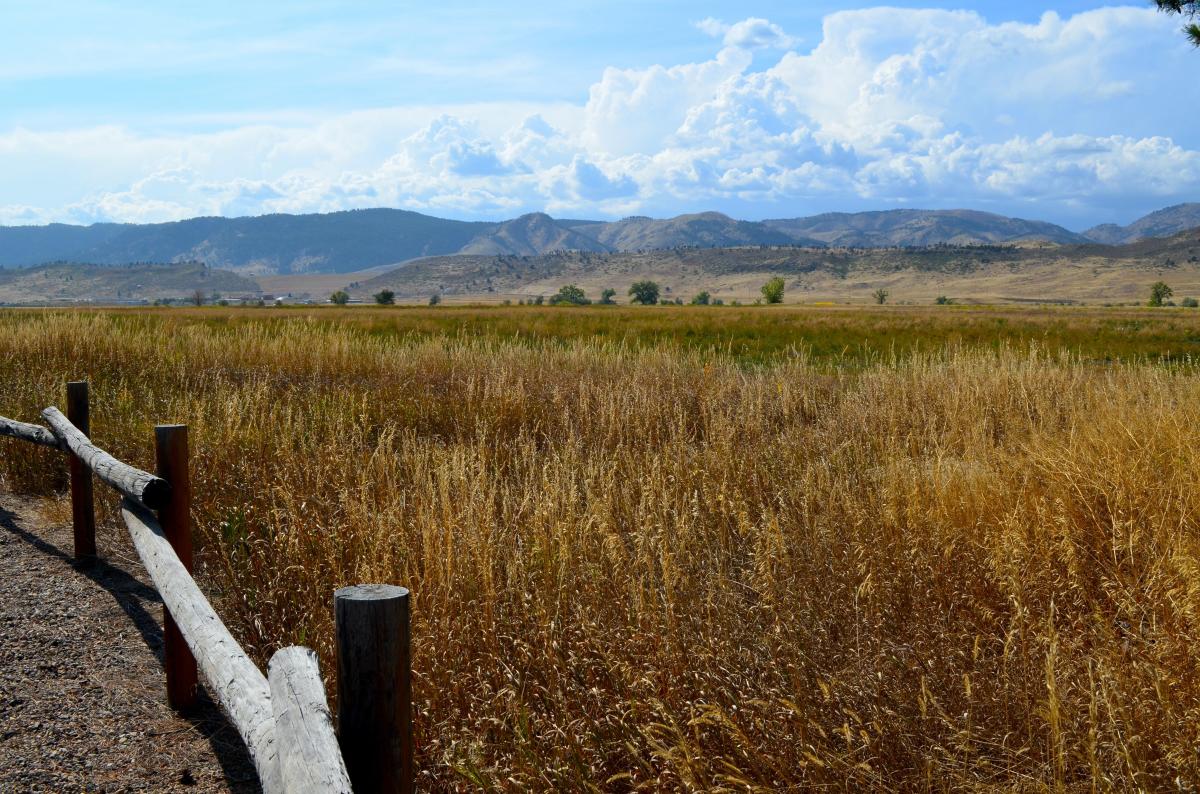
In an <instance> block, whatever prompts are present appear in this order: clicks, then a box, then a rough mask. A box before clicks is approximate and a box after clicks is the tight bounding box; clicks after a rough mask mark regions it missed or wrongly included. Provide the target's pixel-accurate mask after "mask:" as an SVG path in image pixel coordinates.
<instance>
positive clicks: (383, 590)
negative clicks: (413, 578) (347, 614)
mask: <svg viewBox="0 0 1200 794" xmlns="http://www.w3.org/2000/svg"><path fill="white" fill-rule="evenodd" d="M333 595H334V598H336V599H338V600H343V601H344V600H349V601H386V600H389V599H393V598H408V588H407V587H399V586H397V585H393V584H356V585H351V586H349V587H342V588H339V589H338V590H336V591H335V592H334V594H333Z"/></svg>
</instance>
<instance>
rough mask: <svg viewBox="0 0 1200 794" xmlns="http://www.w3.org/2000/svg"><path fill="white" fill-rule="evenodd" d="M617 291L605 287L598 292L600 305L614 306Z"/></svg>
mask: <svg viewBox="0 0 1200 794" xmlns="http://www.w3.org/2000/svg"><path fill="white" fill-rule="evenodd" d="M616 297H617V291H616V290H615V289H613V288H612V287H605V288H604V289H602V290H601V291H600V304H601V305H603V306H615V305H616V303H617V302H616V300H615V298H616Z"/></svg>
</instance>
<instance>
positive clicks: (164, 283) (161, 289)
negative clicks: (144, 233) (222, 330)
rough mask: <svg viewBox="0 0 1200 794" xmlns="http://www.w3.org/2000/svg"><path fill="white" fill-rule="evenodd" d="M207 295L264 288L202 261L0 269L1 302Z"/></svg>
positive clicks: (67, 264) (236, 292)
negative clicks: (198, 291)
mask: <svg viewBox="0 0 1200 794" xmlns="http://www.w3.org/2000/svg"><path fill="white" fill-rule="evenodd" d="M196 290H202V291H203V292H204V293H205V295H211V294H212V293H213V292H219V293H221V294H222V295H225V296H240V295H247V294H249V295H254V294H257V293H258V291H259V285H258V284H257V283H256V282H254V281H251V280H250V279H248V278H245V277H243V276H239V275H238V274H236V273H232V272H230V271H228V270H217V269H214V268H210V267H208V266H207V265H204V264H202V263H200V262H180V263H175V264H136V265H123V266H120V267H113V266H110V265H95V264H81V263H78V262H53V263H50V264H46V265H38V266H36V267H28V268H0V303H9V304H13V303H18V304H19V303H45V302H50V301H91V302H95V303H111V302H116V301H153V300H156V299H159V298H173V299H179V298H187V297H189V296H191V295H192V294H193V293H194V292H195V291H196Z"/></svg>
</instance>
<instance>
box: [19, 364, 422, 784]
mask: <svg viewBox="0 0 1200 794" xmlns="http://www.w3.org/2000/svg"><path fill="white" fill-rule="evenodd" d="M42 417H43V419H44V420H45V421H46V424H47V425H49V429H47V428H45V427H42V426H40V425H34V424H27V423H25V422H18V421H15V420H13V419H7V418H5V417H2V416H0V436H7V437H10V438H15V439H19V440H21V441H26V442H29V443H33V444H38V445H40V446H43V447H49V448H52V449H56V450H59V451H61V452H64V453H66V454H67V455H69V456H70V470H71V507H72V511H71V512H72V523H73V528H74V541H75V549H74V552H75V558H76V559H77V560H79V561H80V562H81V563H85V564H86V562H87V561H88V560H90V559H92V558H94V557H95V556H96V528H95V508H94V504H93V495H92V475H95V476H96V477H97V478H98V479H99V480H100V481H101V482H103V483H105V484H106V485H108V486H110V487H111V488H113V489H114V490H115V491H117V492H118V493H119V494H121V496H122V499H121V507H120V513H121V518H122V520H123V522H124V524H125V527H126V529H128V531H129V534H130V537H131V538H132V540H133V544H134V547H135V548H136V549H137V552H138V556H139V557H140V558H141V560H142V564H143V565H144V566H145V568H146V571H147V572H148V573H149V574H150V578H151V579H152V580H153V582H154V586H155V588H156V589H157V590H158V593H159V595H160V596H161V597H162V601H163V609H164V616H163V617H164V620H163V623H164V631H163V636H164V643H165V649H164V668H165V670H166V678H167V700H168V702H169V703H170V705H171V707H172V708H174V709H176V710H177V711H181V712H186V711H187V710H189V709H190V708H192V707H193V706H194V705H195V703H196V690H197V686H198V677H197V672H200V673H203V677H204V679H205V681H206V682H207V684H208V687H209V688H210V690H211V691H212V692H213V694H214V695H215V697H216V699H217V700H218V701H219V702H220V704H221V706H222V708H223V709H224V710H225V712H226V714H228V715H229V719H230V721H231V722H232V723H233V726H234V728H235V729H236V730H237V732H238V734H239V735H240V736H241V737H242V740H243V741H244V742H245V745H246V749H247V750H248V751H249V753H250V757H251V759H252V760H253V762H254V766H255V769H256V770H257V773H258V777H259V781H260V783H261V784H262V789H263V792H264V793H265V794H347V793H348V792H351V791H352V788H353V790H355V791H358V792H359V794H373V793H374V792H379V793H380V794H399V793H400V792H403V794H409V792H411V791H412V786H413V778H412V729H411V711H412V699H411V670H410V661H409V646H408V636H409V626H408V591H407V590H405V589H404V588H398V587H392V586H388V585H359V586H356V587H353V588H344V589H343V590H342V591H339V592H338V594H337V598H336V600H335V604H336V611H337V616H338V621H337V632H338V637H337V642H338V649H339V653H338V658H339V664H344V665H346V666H347V669H340V670H339V673H340V676H339V682H340V683H339V687H338V689H339V703H338V723H339V727H340V731H335V730H334V725H333V720H332V716H331V714H330V711H329V706H328V703H327V698H326V693H325V688H324V685H323V683H322V681H321V676H320V671H319V670H318V667H317V658H316V654H315V653H313V651H312V650H311V649H308V648H302V647H289V648H283V649H280V650H279V651H277V652H276V653H275V654H274V655H273V656H272V657H271V660H270V663H269V665H268V671H269V676H264V675H263V673H262V671H261V670H259V669H258V667H257V665H255V664H254V662H253V661H252V660H251V659H250V657H249V656H247V654H246V652H245V651H244V650H243V649H242V647H241V646H240V645H238V643H237V640H235V639H234V637H233V635H232V634H230V633H229V630H228V629H227V628H226V627H225V624H224V623H223V622H222V621H221V618H220V616H219V615H217V613H216V610H214V609H213V607H212V605H211V604H210V603H209V602H208V599H207V598H205V597H204V594H203V593H202V592H201V591H200V588H199V587H198V586H197V585H196V582H195V580H194V579H193V578H192V574H191V566H192V541H191V523H190V522H191V516H190V513H191V487H190V481H189V478H188V443H187V426H186V425H158V426H157V427H155V453H156V459H157V474H150V473H149V472H145V471H142V470H140V469H137V468H135V467H133V466H130V465H128V464H126V463H123V462H122V461H120V460H117V459H116V458H114V457H113V456H112V455H110V454H109V453H107V452H105V451H104V450H103V449H101V448H99V447H98V446H96V445H95V444H94V443H93V442H92V440H91V438H90V424H89V403H88V384H87V382H86V381H76V382H72V383H69V384H67V414H66V415H63V413H62V412H61V411H59V410H58V409H57V408H54V407H50V408H46V409H45V410H44V411H42ZM155 511H156V512H157V515H156V513H155ZM348 597H349V600H348ZM350 607H353V608H350ZM358 616H366V618H365V619H364V618H362V617H358ZM347 649H349V650H347ZM343 657H345V659H346V660H347V661H345V662H343V661H342V660H343ZM359 659H374V660H375V663H373V664H372V665H365V664H364V663H363V662H361V661H357V660H359ZM381 665H382V667H381ZM367 668H370V669H367ZM381 704H387V707H386V708H381ZM368 739H369V740H368ZM346 758H350V759H352V760H353V764H352V765H351V767H352V768H350V769H348V768H347V763H346V760H345V759H346Z"/></svg>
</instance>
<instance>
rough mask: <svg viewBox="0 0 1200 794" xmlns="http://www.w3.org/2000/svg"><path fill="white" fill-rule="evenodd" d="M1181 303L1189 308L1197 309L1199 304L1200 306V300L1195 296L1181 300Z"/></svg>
mask: <svg viewBox="0 0 1200 794" xmlns="http://www.w3.org/2000/svg"><path fill="white" fill-rule="evenodd" d="M1179 305H1180V306H1183V307H1185V308H1188V309H1195V308H1196V307H1197V306H1200V301H1198V300H1196V299H1195V298H1184V299H1183V300H1181V301H1180V302H1179Z"/></svg>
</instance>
